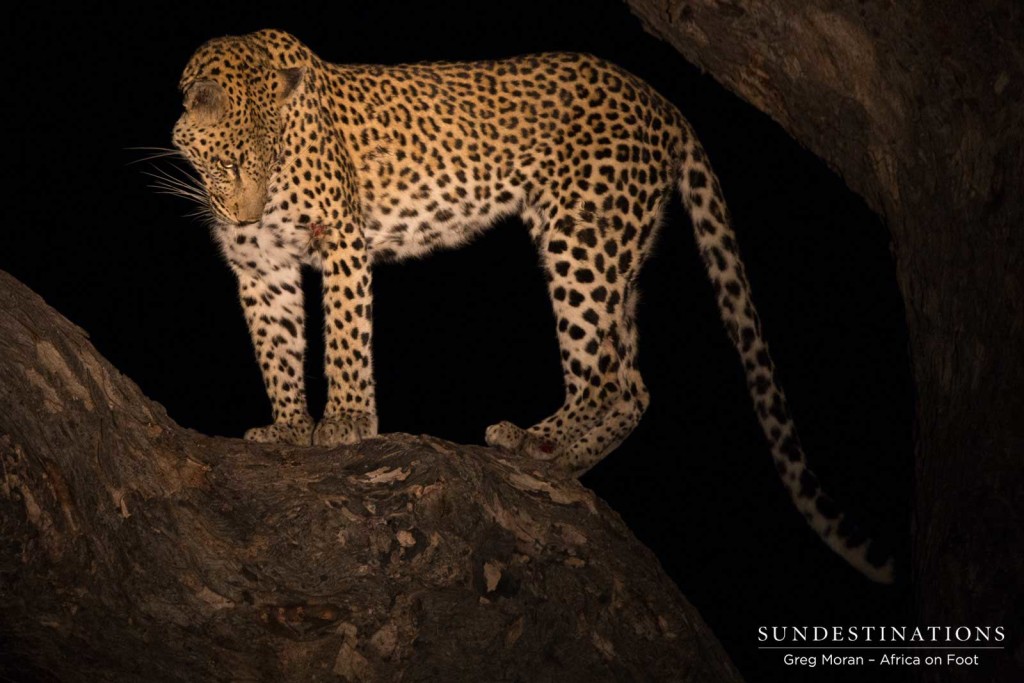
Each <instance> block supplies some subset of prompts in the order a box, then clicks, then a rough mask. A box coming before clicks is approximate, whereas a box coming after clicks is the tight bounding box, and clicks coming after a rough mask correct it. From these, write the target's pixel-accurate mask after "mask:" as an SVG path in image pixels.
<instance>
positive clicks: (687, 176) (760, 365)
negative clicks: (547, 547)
mask: <svg viewBox="0 0 1024 683" xmlns="http://www.w3.org/2000/svg"><path fill="white" fill-rule="evenodd" d="M179 89H180V91H181V92H182V94H183V99H184V111H183V112H182V113H181V115H180V118H179V119H178V120H177V122H176V123H175V125H174V129H173V133H172V139H173V144H174V147H175V149H176V150H178V151H179V152H180V154H181V156H183V157H184V158H185V160H187V162H188V163H189V164H190V165H191V167H192V168H193V169H194V171H195V173H196V181H197V182H196V184H195V187H194V191H195V193H196V194H197V195H199V201H201V203H202V204H203V205H204V206H205V208H206V210H207V211H208V213H209V215H210V217H211V230H212V233H213V238H214V241H215V242H216V243H217V244H218V245H219V248H220V250H221V252H222V253H223V256H224V259H225V260H226V261H227V264H228V265H229V267H230V269H231V271H232V272H233V273H234V275H235V277H236V280H237V286H238V296H239V299H240V301H241V306H242V310H243V312H244V317H245V320H246V322H247V325H248V328H249V332H250V336H251V339H252V345H253V347H254V349H255V355H256V358H257V360H258V363H259V367H260V369H261V371H262V376H263V381H264V385H265V388H266V393H267V396H268V397H269V400H270V403H271V407H272V412H273V422H272V423H271V424H269V425H266V426H261V427H255V428H253V429H250V430H248V431H247V432H246V433H245V438H246V439H248V440H250V441H255V442H282V443H288V444H296V445H305V446H309V445H314V446H319V447H335V446H341V445H345V444H353V443H356V442H359V441H361V440H364V439H368V438H371V437H374V436H376V435H377V434H378V419H377V409H376V399H375V384H374V373H373V353H372V339H371V337H372V329H371V328H372V326H371V321H372V317H373V295H372V273H373V267H374V265H375V264H379V263H383V262H395V261H403V260H408V259H414V258H420V257H424V256H426V255H428V254H430V253H432V252H435V251H438V250H442V249H452V248H456V247H459V246H461V245H464V244H466V243H468V242H469V241H471V240H473V239H474V238H475V237H477V236H478V235H480V234H481V233H483V232H484V231H486V230H487V229H488V228H490V227H491V226H493V225H495V224H496V223H497V222H499V220H501V219H505V218H510V217H514V218H518V219H519V221H520V222H521V223H522V224H523V225H524V226H525V228H526V230H527V232H528V234H529V237H530V239H531V241H532V243H533V245H534V246H535V247H536V249H537V253H538V254H539V259H540V264H541V268H542V271H543V274H544V278H545V281H546V286H547V291H548V293H549V295H550V301H551V305H552V309H553V312H554V317H555V319H556V321H557V322H556V335H557V340H558V345H559V350H560V358H561V366H562V375H563V385H564V401H563V403H562V405H561V406H560V407H559V408H558V409H557V410H556V411H555V412H554V413H553V414H552V415H550V416H548V417H546V418H544V419H543V420H541V421H539V422H538V423H537V424H534V425H531V426H528V427H522V426H520V425H517V424H514V423H512V422H510V421H501V422H498V423H497V424H494V425H491V426H490V427H488V428H487V429H486V431H485V432H484V440H485V442H486V444H487V445H489V446H491V447H495V448H500V449H504V450H505V451H510V452H512V453H513V454H517V455H519V456H523V457H526V458H533V459H537V460H546V461H550V463H551V464H552V467H553V468H554V469H555V470H556V471H558V472H562V473H565V474H566V475H567V476H579V475H581V474H583V473H584V472H586V471H588V470H589V469H590V468H592V467H593V466H594V465H595V464H596V463H598V462H599V461H601V460H602V459H603V458H605V457H606V456H607V455H608V454H609V453H610V452H612V451H613V450H615V449H616V448H617V447H618V446H619V445H620V444H621V443H622V442H623V440H624V439H625V438H626V437H627V436H628V435H629V434H630V433H631V432H632V431H633V430H634V428H635V427H636V426H637V424H638V423H639V421H640V419H641V416H642V415H643V414H644V412H645V410H646V408H647V406H648V405H649V402H650V397H649V393H648V390H647V388H646V386H645V384H644V381H643V379H642V377H641V375H640V371H639V367H638V332H637V321H636V313H637V301H638V296H639V295H638V274H639V272H640V269H641V267H642V265H643V264H644V262H645V260H646V259H647V258H648V256H649V255H650V254H651V252H652V245H653V244H654V242H655V238H656V236H657V234H658V232H659V229H660V227H661V225H662V223H663V217H664V215H665V211H666V205H667V203H668V202H669V200H670V199H671V198H672V197H674V196H675V195H677V194H678V196H679V197H680V198H681V201H682V204H683V206H684V207H685V209H686V212H687V213H688V215H689V218H690V222H691V224H692V230H693V234H694V236H695V240H696V244H697V248H698V250H699V253H700V256H701V258H702V260H703V264H704V266H705V268H706V271H707V275H708V277H709V279H710V283H711V286H712V289H713V294H714V297H715V300H716V302H717V305H718V309H719V311H720V314H721V318H722V321H723V324H724V327H725V331H726V333H727V335H728V337H729V339H730V340H731V341H732V343H733V345H734V346H735V348H736V351H737V352H738V354H739V359H740V363H741V364H742V368H743V373H744V376H745V380H746V384H747V388H748V391H749V394H750V398H751V400H752V402H753V407H754V414H755V416H756V419H757V421H758V422H759V424H760V427H761V430H762V431H763V433H764V436H765V437H766V440H767V442H768V445H769V450H770V453H771V457H772V459H773V461H774V465H775V468H776V469H777V471H778V475H779V477H780V479H781V481H782V483H783V485H784V486H785V488H786V490H787V491H788V493H789V495H790V498H791V500H792V502H793V504H794V505H795V507H796V508H797V510H798V511H799V512H800V513H801V514H802V515H803V517H804V518H805V519H806V521H807V523H808V524H809V525H810V526H811V528H812V529H814V531H816V532H817V534H818V535H819V536H820V537H821V539H822V540H823V541H824V542H825V543H826V544H827V545H828V546H829V547H830V548H831V549H832V550H834V551H835V552H836V553H837V554H838V555H839V556H841V557H842V558H843V559H845V560H846V561H847V562H848V563H849V564H850V565H851V566H853V567H854V568H855V569H857V570H859V571H860V572H861V573H863V574H864V575H865V576H867V577H868V578H869V579H872V580H875V581H879V582H882V583H888V582H891V581H892V578H893V560H892V558H891V557H890V556H889V555H888V554H887V553H886V552H884V551H882V550H880V544H878V543H876V542H875V541H874V540H872V539H870V538H869V537H868V536H866V535H865V534H864V533H862V532H861V531H860V530H859V528H858V527H857V526H856V525H855V524H854V523H853V522H852V521H851V520H850V518H849V516H848V515H847V514H846V513H845V512H843V511H842V510H841V509H840V507H839V506H838V505H837V504H836V502H835V501H834V500H833V498H831V497H830V496H829V495H827V494H826V493H825V491H824V490H823V488H822V486H821V484H820V482H819V480H818V478H817V477H816V476H815V474H814V473H813V472H812V471H811V470H810V469H809V467H808V466H807V460H806V456H805V454H804V450H803V448H802V446H801V443H800V440H799V438H798V436H797V433H796V427H795V425H794V422H793V419H792V417H791V414H790V410H789V407H788V404H787V401H786V398H785V395H784V393H783V391H782V389H781V388H780V385H779V382H778V381H777V379H776V372H775V365H774V362H773V361H772V358H771V356H770V355H769V352H768V346H767V343H766V341H765V338H764V335H763V333H762V325H761V320H760V318H759V316H758V313H757V311H756V309H755V307H754V302H753V299H752V298H751V292H750V289H751V288H750V284H749V281H748V278H747V275H746V272H745V268H744V264H743V262H742V261H741V259H740V254H739V250H738V247H737V242H736V234H735V232H734V229H733V228H732V226H731V220H730V215H729V211H728V208H727V206H726V203H725V199H724V196H723V193H722V188H721V185H720V183H719V180H718V178H717V176H716V175H715V173H714V171H713V170H712V167H711V165H710V162H709V160H708V157H707V154H706V152H705V150H704V148H703V146H702V144H701V142H700V141H699V140H698V139H697V137H696V135H695V134H694V131H693V128H692V127H691V125H690V123H689V122H688V121H687V120H686V119H685V118H684V117H683V115H682V114H681V113H680V111H679V109H677V107H676V106H675V105H674V104H672V103H671V102H669V101H668V100H667V99H666V98H665V97H663V96H662V95H661V94H659V93H658V92H657V91H656V90H655V89H654V88H653V87H652V86H651V85H649V84H648V83H646V82H645V81H643V80H642V79H640V78H638V77H637V76H634V75H632V74H631V73H629V72H627V71H626V70H624V69H622V68H620V67H618V66H616V65H614V64H611V63H609V62H607V61H605V60H603V59H601V58H599V57H595V56H592V55H589V54H577V53H569V52H557V53H544V54H533V55H525V56H517V57H512V58H505V59H497V60H492V61H474V62H422V63H412V64H400V65H375V64H335V63H331V62H327V61H324V60H323V59H321V58H320V57H318V56H317V55H316V54H315V53H314V52H313V51H312V50H311V49H310V48H309V47H307V46H306V45H304V44H303V43H302V42H300V41H299V39H298V38H296V37H295V36H292V35H290V34H289V33H287V32H285V31H281V30H276V29H266V30H261V31H257V32H255V33H250V34H247V35H241V36H225V37H220V38H215V39H213V40H210V41H208V42H206V43H205V44H203V45H202V46H201V47H199V49H198V50H197V51H196V52H195V53H194V54H193V56H192V57H191V59H190V60H189V61H188V63H187V66H186V67H185V70H184V72H183V74H182V76H181V79H180V82H179ZM304 268H312V269H314V270H315V271H319V272H320V273H321V274H322V306H323V310H324V327H325V330H324V339H325V349H324V373H325V375H326V379H327V403H326V406H325V408H324V411H323V416H322V418H321V419H320V420H319V421H318V422H317V421H314V420H313V418H312V417H311V415H310V412H309V409H308V407H307V397H306V388H305V380H304V370H303V368H304V362H305V350H306V335H305V323H306V321H305V319H304V316H305V309H304V301H303V297H304V293H303V287H302V271H303V269H304ZM495 390H496V391H497V390H500V387H495Z"/></svg>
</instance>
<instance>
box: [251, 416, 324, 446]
mask: <svg viewBox="0 0 1024 683" xmlns="http://www.w3.org/2000/svg"><path fill="white" fill-rule="evenodd" d="M312 437H313V419H312V418H311V417H309V416H308V415H307V416H305V417H301V418H292V419H291V420H289V421H287V422H275V423H274V424H271V425H267V426H266V427H253V428H252V429H250V430H248V431H246V432H245V440H246V441H257V442H259V443H290V444H294V445H296V446H308V445H309V443H310V440H311V439H312Z"/></svg>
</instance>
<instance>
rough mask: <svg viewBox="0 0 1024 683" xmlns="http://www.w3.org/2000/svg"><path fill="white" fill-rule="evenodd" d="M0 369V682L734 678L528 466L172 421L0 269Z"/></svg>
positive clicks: (495, 458) (648, 570)
mask: <svg viewBox="0 0 1024 683" xmlns="http://www.w3.org/2000/svg"><path fill="white" fill-rule="evenodd" d="M0 378H2V381H0V463H2V469H0V475H2V478H0V538H2V539H3V540H2V544H0V656H2V661H4V662H5V664H6V668H5V667H0V668H5V670H4V671H2V672H0V673H3V674H4V676H3V677H4V678H5V679H14V680H26V679H36V678H38V679H43V680H61V681H74V680H82V681H107V680H110V681H132V680H140V681H197V680H202V681H219V680H223V681H227V680H232V681H236V680H274V681H278V680H296V681H312V680H349V681H374V680H377V681H388V680H399V679H401V680H404V681H417V680H424V681H427V680H429V681H437V680H479V681H503V680H509V681H511V680H516V681H544V680H559V681H577V680H586V681H600V680H609V681H610V680H679V681H708V682H716V681H739V680H740V678H739V676H738V674H737V673H736V672H735V670H734V669H733V667H732V665H731V664H730V662H729V659H728V657H727V656H726V655H725V653H724V651H723V650H722V648H721V646H720V645H719V644H718V642H717V640H716V639H715V638H714V636H713V635H712V634H711V633H710V631H708V629H707V628H706V626H705V625H704V624H703V622H702V620H701V618H700V616H699V615H698V614H697V612H696V611H695V610H694V609H693V608H692V607H691V606H690V605H689V604H688V603H687V602H686V600H685V599H684V598H683V597H682V595H680V593H679V591H678V589H677V588H676V587H675V585H673V583H672V582H671V581H670V580H669V579H668V577H667V576H666V575H665V573H664V572H663V571H662V569H661V567H660V565H659V564H658V562H657V560H656V559H655V558H654V556H653V555H652V553H651V552H650V551H648V550H647V549H646V548H644V547H643V546H641V545H640V544H639V543H638V542H637V541H636V539H635V538H634V537H633V536H632V534H630V532H629V531H628V530H627V529H626V527H625V525H624V524H623V523H622V521H621V519H619V517H618V515H616V514H615V513H614V512H612V511H611V510H610V509H609V508H608V507H607V506H606V505H605V504H604V503H603V502H602V501H600V500H599V499H598V498H596V497H595V496H594V495H593V494H592V493H590V492H589V491H587V490H586V489H584V488H583V487H582V486H580V485H579V483H578V482H576V481H574V480H570V481H567V480H559V479H557V478H555V477H554V473H553V472H551V471H549V470H548V469H547V468H546V466H545V464H544V463H540V462H536V461H526V460H519V459H514V458H512V457H511V456H509V455H508V454H507V453H503V452H500V451H496V450H493V449H485V448H479V447H472V446H456V445H454V444H451V443H447V442H443V441H440V440H437V439H432V438H427V437H412V436H404V435H392V436H389V437H385V438H380V439H375V440H372V441H368V442H364V443H362V444H360V445H359V446H356V447H352V448H345V449H338V450H333V451H331V450H324V449H314V448H295V447H284V446H261V445H254V444H248V443H245V442H243V441H239V440H235V439H223V438H210V437H206V436H203V435H201V434H197V433H195V432H192V431H189V430H186V429H182V428H181V427H179V426H177V425H176V424H174V422H173V421H171V419H170V418H169V417H168V416H167V415H166V413H165V412H164V410H163V408H162V407H161V406H159V405H158V404H156V403H154V402H152V401H150V400H149V399H147V398H146V397H145V396H143V395H142V393H141V392H140V391H139V389H138V387H136V386H135V385H134V384H133V383H132V382H131V381H130V380H128V379H127V378H125V377H123V376H122V375H120V374H119V373H118V372H117V371H116V370H115V369H114V368H113V367H111V366H110V364H109V363H107V361H105V360H104V359H103V358H102V357H100V356H99V354H98V353H97V352H96V350H95V349H94V348H93V347H92V345H91V344H89V342H88V341H87V339H86V337H85V334H84V333H83V332H82V331H81V330H79V329H78V328H76V327H75V326H74V325H72V324H71V323H69V322H68V321H67V320H65V319H64V318H62V317H61V316H60V315H59V314H57V313H56V312H54V311H53V310H52V309H50V308H49V307H48V306H47V305H46V304H45V303H44V302H43V301H42V299H40V298H39V297H38V296H36V295H35V294H33V293H32V292H30V291H29V290H28V289H26V288H25V287H24V286H23V285H21V284H20V283H18V282H17V281H16V280H14V279H13V278H11V277H10V276H9V275H7V274H6V273H3V272H0Z"/></svg>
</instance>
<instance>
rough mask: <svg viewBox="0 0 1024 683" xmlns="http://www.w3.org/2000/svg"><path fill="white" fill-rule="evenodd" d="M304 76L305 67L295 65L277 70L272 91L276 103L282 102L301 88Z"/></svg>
mask: <svg viewBox="0 0 1024 683" xmlns="http://www.w3.org/2000/svg"><path fill="white" fill-rule="evenodd" d="M305 77H306V67H304V66H296V67H292V68H289V69H278V70H277V82H276V83H275V84H274V91H275V92H276V94H277V103H278V104H279V105H280V104H284V103H285V102H287V101H288V100H290V99H291V98H292V97H294V96H295V94H296V93H297V92H298V91H299V90H300V89H301V88H302V82H303V80H304V79H305Z"/></svg>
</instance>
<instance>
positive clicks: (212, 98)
mask: <svg viewBox="0 0 1024 683" xmlns="http://www.w3.org/2000/svg"><path fill="white" fill-rule="evenodd" d="M227 105H228V98H227V95H226V94H225V92H224V88H222V87H221V86H220V85H218V84H217V83H214V82H213V81H198V82H196V83H193V84H192V85H190V86H189V88H188V90H186V91H185V111H186V112H188V114H189V115H190V116H192V117H193V118H195V119H197V120H199V121H201V122H205V123H213V122H214V121H217V120H218V119H220V117H222V116H223V115H224V114H225V113H226V112H227V108H228V106H227Z"/></svg>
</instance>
